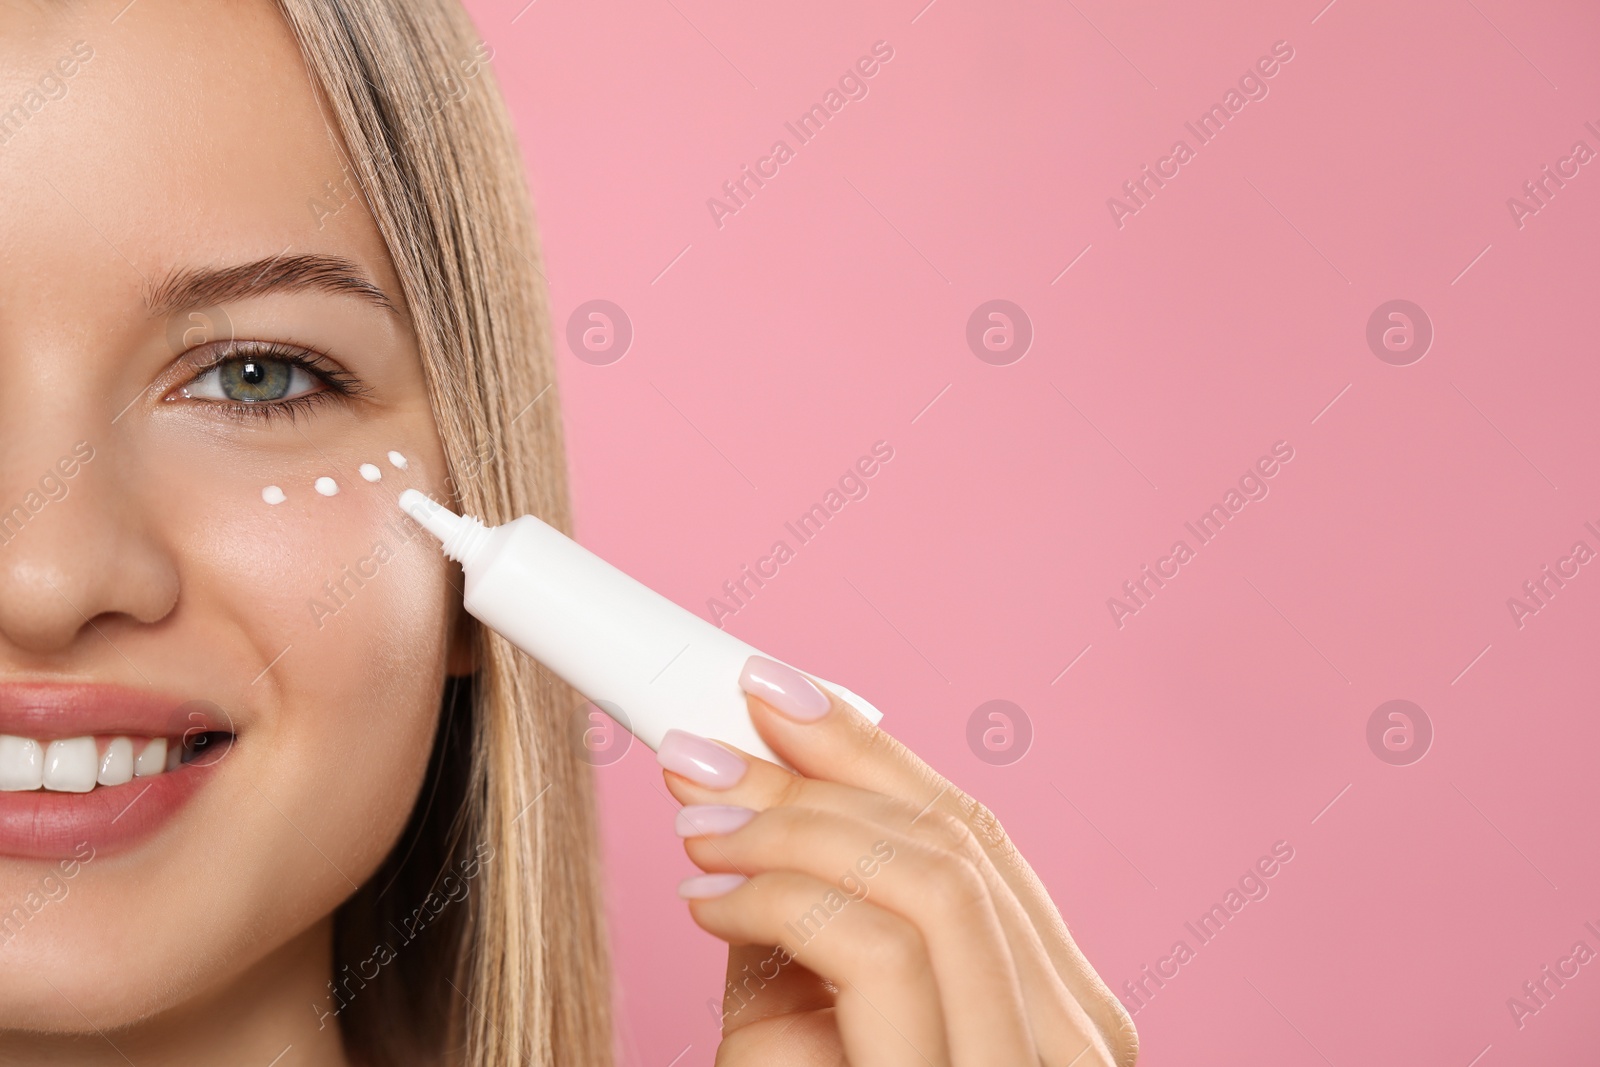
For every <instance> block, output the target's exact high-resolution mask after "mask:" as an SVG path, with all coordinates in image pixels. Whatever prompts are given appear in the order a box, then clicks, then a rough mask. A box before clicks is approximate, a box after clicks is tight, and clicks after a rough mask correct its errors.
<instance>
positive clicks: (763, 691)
mask: <svg viewBox="0 0 1600 1067" xmlns="http://www.w3.org/2000/svg"><path fill="white" fill-rule="evenodd" d="M739 688H741V689H743V690H744V691H745V692H746V693H749V694H750V695H751V696H756V697H760V698H761V699H762V700H765V701H766V702H767V703H768V704H771V705H772V706H773V707H775V708H777V709H778V710H779V711H781V712H783V713H784V714H785V715H787V716H789V718H791V719H798V720H799V721H800V722H815V721H816V720H817V719H820V718H822V717H823V716H824V715H826V714H828V709H829V708H830V707H832V706H833V705H832V703H831V702H829V700H828V694H826V693H824V692H823V691H822V690H820V689H818V688H817V687H816V685H815V684H813V683H812V681H811V679H810V678H807V677H806V676H805V675H803V674H801V673H800V672H799V671H797V670H795V669H794V668H793V667H788V666H785V665H784V664H782V663H779V662H778V661H777V660H770V659H768V658H767V657H765V656H751V657H750V658H749V659H747V660H745V661H744V671H743V672H742V673H740V675H739Z"/></svg>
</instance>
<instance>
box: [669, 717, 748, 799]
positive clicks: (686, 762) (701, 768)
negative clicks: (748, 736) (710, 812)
mask: <svg viewBox="0 0 1600 1067" xmlns="http://www.w3.org/2000/svg"><path fill="white" fill-rule="evenodd" d="M656 762H657V763H659V764H661V766H663V767H665V768H666V769H667V770H669V771H675V772H676V773H678V774H681V775H683V776H684V777H685V778H688V779H689V780H690V781H694V782H699V783H700V784H701V785H703V786H706V787H707V788H709V789H727V788H728V787H729V786H731V785H733V784H735V783H736V782H738V781H739V779H741V778H743V777H744V772H745V768H746V766H747V764H746V763H745V761H744V760H742V759H740V758H739V757H738V756H735V755H734V754H733V753H732V752H729V751H728V750H727V749H725V748H723V747H722V746H721V745H718V744H715V743H713V742H711V741H707V740H706V739H705V738H703V737H701V736H699V735H698V734H691V733H689V732H687V731H685V730H668V731H667V733H666V736H664V737H663V738H662V739H661V747H660V748H659V749H657V750H656Z"/></svg>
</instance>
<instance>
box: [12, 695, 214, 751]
mask: <svg viewBox="0 0 1600 1067" xmlns="http://www.w3.org/2000/svg"><path fill="white" fill-rule="evenodd" d="M213 731H214V732H221V733H232V732H233V722H232V720H231V718H230V717H229V716H228V714H227V712H225V711H224V710H223V709H222V708H220V707H218V706H217V705H216V704H213V703H211V702H210V701H208V700H204V699H202V698H195V697H182V696H174V695H172V694H170V693H158V692H153V691H151V690H148V689H138V688H134V687H131V686H125V685H112V684H105V683H95V682H0V734H11V735H13V736H17V737H31V738H33V739H35V740H46V739H53V738H63V737H83V736H85V735H89V734H112V735H125V736H133V737H175V736H180V735H184V734H192V733H195V732H213Z"/></svg>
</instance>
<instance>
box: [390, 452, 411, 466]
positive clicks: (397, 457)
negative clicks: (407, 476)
mask: <svg viewBox="0 0 1600 1067" xmlns="http://www.w3.org/2000/svg"><path fill="white" fill-rule="evenodd" d="M389 462H390V463H393V464H394V465H395V466H396V467H398V468H400V469H401V470H405V469H406V468H407V467H409V466H411V464H410V463H408V462H406V457H404V456H402V455H401V454H400V453H398V452H390V453H389Z"/></svg>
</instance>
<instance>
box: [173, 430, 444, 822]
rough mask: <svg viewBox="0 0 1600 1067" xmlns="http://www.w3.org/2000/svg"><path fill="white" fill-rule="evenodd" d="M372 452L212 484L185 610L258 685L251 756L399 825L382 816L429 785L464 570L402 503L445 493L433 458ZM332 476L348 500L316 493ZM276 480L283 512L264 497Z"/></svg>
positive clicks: (189, 566)
mask: <svg viewBox="0 0 1600 1067" xmlns="http://www.w3.org/2000/svg"><path fill="white" fill-rule="evenodd" d="M341 451H342V452H343V450H341ZM369 451H370V452H371V454H370V455H366V454H355V455H351V454H349V453H344V454H341V455H338V456H333V455H331V454H330V456H329V461H327V462H320V463H308V462H306V461H305V460H304V458H302V457H296V458H295V459H293V460H285V461H282V462H278V463H273V462H271V461H266V460H258V461H256V462H254V463H251V464H249V465H248V466H249V467H250V468H253V469H251V470H250V471H249V473H241V474H236V475H234V476H232V477H230V478H228V479H226V480H225V481H222V482H218V481H214V480H211V479H206V481H207V482H208V484H209V485H210V486H212V487H213V488H212V490H211V491H210V492H209V494H208V495H209V499H208V501H207V502H206V503H205V505H204V507H197V508H196V509H194V510H192V511H189V512H188V513H190V514H196V515H203V516H205V518H204V520H203V521H201V522H199V523H196V524H193V525H191V526H190V527H189V528H188V529H187V530H186V531H184V535H183V540H184V544H183V545H182V547H181V549H180V550H179V553H178V554H179V556H180V558H181V559H182V566H183V571H184V573H183V576H182V579H181V585H182V588H183V594H182V603H181V606H180V611H182V612H185V613H187V621H188V624H189V625H188V626H187V627H186V628H187V629H188V631H189V632H190V633H191V634H193V633H195V632H196V631H197V630H200V631H202V632H204V633H205V634H206V635H207V636H206V639H205V647H206V648H207V649H208V651H214V652H215V653H216V654H217V655H220V656H228V655H233V656H236V657H237V658H238V659H239V663H238V664H237V665H236V671H237V675H238V677H240V678H243V679H256V680H255V681H254V682H251V683H250V684H248V685H246V686H244V687H243V688H242V691H243V693H244V696H243V700H242V702H241V707H242V709H243V710H244V712H245V713H246V714H248V715H251V718H252V720H253V721H251V722H250V723H249V724H248V725H249V726H251V727H253V732H252V733H251V734H250V735H249V736H248V740H247V745H242V746H241V753H243V752H245V751H246V750H247V749H248V751H250V755H251V758H252V759H260V758H265V759H269V760H270V761H271V762H272V763H273V764H274V770H275V771H276V772H277V773H282V774H285V775H286V776H288V777H292V778H293V779H294V781H295V795H296V797H297V798H316V799H318V800H319V801H322V802H338V803H341V804H347V805H349V806H350V807H351V808H353V809H361V810H363V811H364V814H365V815H366V816H367V817H369V818H372V819H373V820H374V821H375V822H376V823H378V824H380V825H381V824H385V823H388V822H391V821H396V822H397V828H398V824H399V823H400V822H403V819H404V816H405V811H404V810H396V811H395V812H389V811H387V808H386V809H385V811H384V812H382V813H378V812H374V811H372V810H370V807H371V805H372V804H375V803H382V804H384V805H387V806H390V807H394V806H396V805H395V803H394V801H395V798H396V797H397V796H398V797H404V796H409V795H410V787H414V786H415V785H416V784H418V783H420V780H421V776H422V772H423V768H424V767H425V766H426V760H427V755H428V750H429V741H430V739H431V736H432V731H433V728H434V722H435V719H436V718H437V712H438V702H439V694H440V687H441V685H442V682H443V674H444V661H445V654H446V636H447V633H448V629H449V621H450V619H451V618H452V617H453V612H454V610H456V609H455V607H454V605H453V604H452V599H453V598H455V597H456V596H458V594H457V593H456V592H455V590H454V588H453V586H452V583H454V584H457V585H458V584H459V577H453V576H452V575H451V568H452V565H451V564H449V563H448V561H446V560H445V559H444V557H443V555H442V554H441V553H440V551H439V548H438V546H437V544H436V543H434V542H433V540H432V539H431V538H430V537H429V536H428V535H426V534H425V533H424V532H423V531H422V530H420V529H419V528H418V527H417V526H416V525H415V524H414V523H412V522H411V521H410V520H409V519H408V518H406V517H405V516H404V515H403V513H402V512H401V511H400V510H399V508H398V507H397V506H396V505H395V500H396V498H397V497H398V496H399V494H400V492H401V491H402V490H404V489H406V488H411V487H416V488H421V489H424V490H432V491H434V492H436V493H437V492H438V487H437V486H434V485H432V484H431V483H430V481H429V480H428V478H427V477H426V476H425V474H424V469H423V468H424V466H433V465H431V464H426V465H425V464H423V463H421V462H413V463H410V464H408V467H407V469H404V470H401V469H398V468H396V467H395V466H393V465H392V464H391V463H390V462H389V461H388V459H387V458H386V457H385V452H386V451H387V450H376V449H373V450H369ZM364 463H373V464H377V465H381V466H380V467H379V469H380V471H381V473H382V479H381V480H380V481H376V482H373V481H368V480H367V479H365V478H363V477H362V476H361V474H360V473H359V468H360V466H361V465H362V464H364ZM434 469H438V468H437V467H434ZM322 478H332V479H333V480H334V481H335V482H336V483H337V486H338V491H337V493H335V494H333V495H323V494H322V493H319V492H317V491H316V485H317V482H318V479H322ZM269 485H275V486H277V487H278V488H279V489H280V490H281V491H282V493H283V495H284V499H283V501H282V502H281V503H277V504H269V503H267V502H266V501H265V500H264V499H263V497H262V490H263V488H264V487H266V486H269ZM218 487H220V488H218ZM325 487H326V485H325ZM177 510H179V511H185V510H188V509H177ZM267 664H272V666H271V668H270V670H267V671H266V673H265V674H260V672H261V671H262V670H263V668H264V667H266V665H267ZM258 674H259V677H257V676H258ZM369 825H370V824H369Z"/></svg>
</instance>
